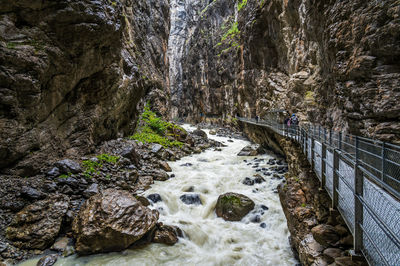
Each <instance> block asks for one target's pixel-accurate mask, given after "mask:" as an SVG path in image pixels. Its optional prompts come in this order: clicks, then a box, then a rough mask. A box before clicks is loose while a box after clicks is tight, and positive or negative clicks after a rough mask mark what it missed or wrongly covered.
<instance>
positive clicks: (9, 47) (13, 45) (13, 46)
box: [6, 42, 17, 49]
mask: <svg viewBox="0 0 400 266" xmlns="http://www.w3.org/2000/svg"><path fill="white" fill-rule="evenodd" d="M16 46H17V44H16V43H15V42H8V43H7V44H6V47H7V48H8V49H15V47H16Z"/></svg>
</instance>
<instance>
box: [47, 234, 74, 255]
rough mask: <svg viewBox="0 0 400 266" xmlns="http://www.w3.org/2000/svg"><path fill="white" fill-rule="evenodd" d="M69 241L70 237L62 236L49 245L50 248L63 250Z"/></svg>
mask: <svg viewBox="0 0 400 266" xmlns="http://www.w3.org/2000/svg"><path fill="white" fill-rule="evenodd" d="M70 242H71V239H70V238H68V237H62V238H60V239H58V240H57V241H56V242H55V243H54V244H53V245H52V246H51V247H50V250H54V251H58V252H64V250H66V249H67V246H68V244H69V243H70Z"/></svg>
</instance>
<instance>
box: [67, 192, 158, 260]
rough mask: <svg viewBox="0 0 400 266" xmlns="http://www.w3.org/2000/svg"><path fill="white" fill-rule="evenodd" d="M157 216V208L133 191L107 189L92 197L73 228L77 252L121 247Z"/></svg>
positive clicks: (141, 232)
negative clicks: (132, 192)
mask: <svg viewBox="0 0 400 266" xmlns="http://www.w3.org/2000/svg"><path fill="white" fill-rule="evenodd" d="M157 220H158V212H157V211H155V210H150V209H148V208H147V207H145V206H143V205H142V204H141V203H140V202H139V201H138V200H137V199H135V198H134V197H133V196H132V194H131V193H129V192H127V191H123V190H116V189H107V190H105V191H103V192H102V193H99V194H97V195H95V196H93V197H91V198H89V199H88V200H87V201H86V202H85V203H84V205H83V206H82V207H81V209H80V210H79V213H78V215H77V217H76V218H75V220H74V222H73V225H72V230H73V233H74V237H75V238H76V246H75V247H76V251H77V253H78V254H93V253H99V252H109V251H120V250H123V249H125V248H127V247H129V246H130V245H131V244H133V243H134V242H135V241H137V240H139V239H140V238H141V237H142V236H144V235H145V234H146V233H147V232H148V231H150V230H151V229H152V228H153V227H154V226H155V225H156V222H157Z"/></svg>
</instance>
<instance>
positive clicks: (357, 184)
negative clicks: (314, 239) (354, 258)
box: [354, 136, 364, 254]
mask: <svg viewBox="0 0 400 266" xmlns="http://www.w3.org/2000/svg"><path fill="white" fill-rule="evenodd" d="M355 157H356V160H355V163H354V252H355V253H356V254H358V253H360V252H361V249H362V247H363V231H362V228H361V226H362V224H363V205H362V202H361V198H362V196H363V185H364V184H363V173H362V171H361V169H360V165H359V139H358V137H357V136H356V156H355Z"/></svg>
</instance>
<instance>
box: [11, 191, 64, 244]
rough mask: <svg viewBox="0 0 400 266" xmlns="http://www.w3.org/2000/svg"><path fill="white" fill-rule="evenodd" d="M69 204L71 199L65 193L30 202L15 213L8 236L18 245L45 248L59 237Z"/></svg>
mask: <svg viewBox="0 0 400 266" xmlns="http://www.w3.org/2000/svg"><path fill="white" fill-rule="evenodd" d="M68 206H69V199H68V198H67V197H66V196H64V195H56V196H52V197H49V198H47V199H45V200H41V201H37V202H35V203H33V204H30V205H28V206H26V207H25V208H24V209H22V210H21V211H20V212H18V213H17V214H16V215H15V217H14V220H13V221H12V222H11V224H10V226H9V227H8V228H7V230H6V237H7V238H8V239H9V240H11V241H12V242H13V244H14V245H15V246H16V247H19V248H26V249H40V250H43V249H45V248H47V247H48V246H50V245H51V244H53V242H54V240H55V238H56V237H57V235H58V233H59V231H60V228H61V223H62V220H63V217H64V215H65V213H66V212H67V210H68Z"/></svg>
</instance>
